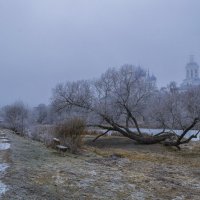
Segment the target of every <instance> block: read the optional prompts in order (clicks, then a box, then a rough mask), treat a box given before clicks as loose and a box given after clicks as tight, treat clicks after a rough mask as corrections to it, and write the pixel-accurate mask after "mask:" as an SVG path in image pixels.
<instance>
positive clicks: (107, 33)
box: [0, 0, 200, 106]
mask: <svg viewBox="0 0 200 200" xmlns="http://www.w3.org/2000/svg"><path fill="white" fill-rule="evenodd" d="M199 7H200V1H198V0H192V1H189V0H175V1H174V0H169V1H164V0H153V1H151V2H148V1H146V0H140V1H132V0H127V1H121V0H110V1H105V0H102V1H97V0H93V1H91V0H85V1H79V0H76V1H65V0H58V1H56V2H55V1H53V0H44V1H39V0H30V1H25V0H18V1H11V0H9V1H1V2H0V27H1V28H0V34H1V37H0V55H1V59H0V69H1V72H0V90H1V99H0V106H3V105H6V104H10V103H13V102H15V101H18V100H22V101H23V102H25V103H27V104H29V105H31V106H36V105H38V104H39V103H45V104H48V103H49V102H50V98H51V90H52V88H54V87H55V85H56V84H57V83H62V82H65V81H76V80H83V79H93V78H98V77H100V76H101V74H102V73H104V72H105V71H106V70H107V69H108V68H110V67H120V66H122V65H124V64H132V65H135V66H141V67H142V68H144V69H146V70H149V71H150V74H154V75H155V76H156V78H157V85H158V87H163V86H166V85H167V84H169V83H170V82H171V81H175V82H177V83H178V85H180V84H181V82H182V81H183V79H184V78H185V66H186V64H187V62H188V61H189V56H190V55H191V54H192V55H194V56H195V61H196V62H197V63H200V45H199V41H200V27H199V23H198V21H199V19H200V12H199Z"/></svg>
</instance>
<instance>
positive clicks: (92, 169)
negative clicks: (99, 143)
mask: <svg viewBox="0 0 200 200" xmlns="http://www.w3.org/2000/svg"><path fill="white" fill-rule="evenodd" d="M6 136H7V137H8V138H9V140H11V149H10V150H8V151H7V152H6V154H5V155H4V161H6V163H8V164H9V166H10V167H9V168H7V173H6V174H5V175H4V177H2V181H3V183H4V184H6V185H7V186H8V188H9V190H8V191H7V192H6V193H5V195H4V196H2V199H4V200H8V199H9V200H18V199H20V200H22V199H24V200H27V199H29V200H57V199H58V200H59V199H60V200H61V199H70V200H71V199H81V200H82V199H83V200H86V199H87V200H90V199H91V200H93V199H94V200H95V199H109V200H111V199H113V200H114V199H116V200H118V199H119V200H121V199H124V200H126V199H127V200H129V199H130V200H131V199H136V200H140V199H153V200H155V199H177V200H178V199H194V200H195V199H199V196H200V163H199V160H198V159H196V158H197V156H200V152H199V150H200V148H199V147H198V148H199V150H198V149H197V150H198V151H197V152H199V154H198V153H195V154H192V152H193V151H191V152H189V153H190V154H185V155H186V156H185V157H183V155H182V153H177V152H171V151H169V152H168V151H166V152H165V151H162V152H161V153H158V152H156V153H155V150H154V151H149V150H148V151H146V152H145V151H140V150H138V151H137V149H136V148H134V150H132V149H129V150H126V151H124V150H122V149H118V148H116V147H115V148H114V149H112V148H111V147H109V148H105V147H104V148H102V147H98V148H95V147H92V146H91V145H89V144H88V146H87V151H85V153H84V155H80V156H73V155H71V154H67V155H66V156H64V157H63V156H61V155H59V154H58V153H57V152H56V151H55V150H52V149H48V148H46V147H45V146H44V145H42V144H41V143H39V142H36V141H31V140H29V139H25V138H22V137H19V136H17V135H13V134H12V133H6ZM157 148H158V147H156V149H157ZM183 153H184V150H183ZM174 155H177V156H178V157H177V158H175V157H174ZM193 161H194V162H193Z"/></svg>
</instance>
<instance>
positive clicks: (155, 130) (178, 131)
mask: <svg viewBox="0 0 200 200" xmlns="http://www.w3.org/2000/svg"><path fill="white" fill-rule="evenodd" d="M130 130H132V131H135V132H137V129H136V128H131V129H130ZM140 131H141V132H142V133H147V134H149V135H155V134H158V133H160V132H161V131H163V129H148V128H141V129H140ZM165 131H168V132H169V131H170V130H165ZM173 131H174V132H175V133H176V134H178V135H180V134H181V133H182V132H183V131H182V130H173ZM102 132H103V130H102ZM197 132H198V131H197V130H191V131H189V132H188V133H187V134H186V136H185V137H186V138H188V137H190V136H191V135H193V134H196V133H197ZM107 135H112V132H109V133H108V134H107ZM199 140H200V133H199V135H198V136H197V138H193V139H192V141H199Z"/></svg>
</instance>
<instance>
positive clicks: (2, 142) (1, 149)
mask: <svg viewBox="0 0 200 200" xmlns="http://www.w3.org/2000/svg"><path fill="white" fill-rule="evenodd" d="M9 148H10V141H9V140H8V139H7V138H6V134H5V131H4V130H0V198H1V196H2V194H4V193H5V192H6V191H7V190H8V187H7V186H6V185H5V184H4V183H3V182H2V181H1V179H2V178H3V176H4V175H5V173H6V169H7V168H8V167H9V165H8V164H7V163H5V162H4V161H3V156H4V153H5V151H6V150H8V149H9Z"/></svg>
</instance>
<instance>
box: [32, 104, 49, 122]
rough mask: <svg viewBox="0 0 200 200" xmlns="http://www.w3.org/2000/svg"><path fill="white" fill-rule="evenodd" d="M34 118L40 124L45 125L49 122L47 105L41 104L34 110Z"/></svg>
mask: <svg viewBox="0 0 200 200" xmlns="http://www.w3.org/2000/svg"><path fill="white" fill-rule="evenodd" d="M33 113H34V118H35V120H36V122H37V123H38V124H43V123H45V122H46V121H47V117H48V107H47V106H46V105H45V104H39V105H38V106H37V107H35V108H34V111H33Z"/></svg>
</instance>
